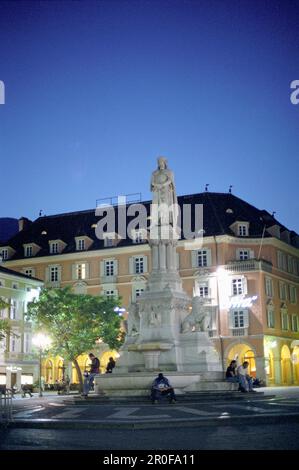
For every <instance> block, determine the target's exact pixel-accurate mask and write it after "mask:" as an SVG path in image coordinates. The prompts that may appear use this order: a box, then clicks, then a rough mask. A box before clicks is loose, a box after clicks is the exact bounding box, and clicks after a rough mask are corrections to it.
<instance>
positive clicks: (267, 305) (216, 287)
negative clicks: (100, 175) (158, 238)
mask: <svg viewBox="0 0 299 470" xmlns="http://www.w3.org/2000/svg"><path fill="white" fill-rule="evenodd" d="M178 202H179V205H180V207H181V209H182V214H183V206H184V205H186V204H187V205H189V206H190V208H191V209H190V210H191V214H194V211H193V210H194V207H195V206H196V205H198V204H199V205H202V207H203V230H202V234H203V238H202V244H198V243H197V244H196V243H195V242H194V243H190V240H189V241H188V240H186V239H184V237H182V238H181V239H180V240H179V242H178V248H177V264H178V267H179V272H180V275H181V278H182V281H183V287H184V289H185V291H186V292H187V293H188V294H189V295H190V297H191V296H193V295H198V296H200V297H202V298H203V301H204V302H205V303H207V304H209V305H212V306H215V307H216V308H215V309H213V310H214V311H215V316H214V318H212V321H211V323H210V331H209V334H210V337H211V338H212V339H213V341H214V344H215V347H216V348H217V350H218V352H219V354H220V357H221V359H222V362H223V367H226V365H227V363H228V362H229V361H230V360H232V359H234V358H236V357H237V358H238V360H239V361H242V360H244V359H247V360H248V361H249V363H250V369H251V374H252V375H256V376H258V377H259V378H262V379H264V380H265V381H267V383H268V384H276V385H279V384H284V385H292V384H299V300H298V295H299V292H298V288H299V237H298V235H297V234H296V233H295V232H293V231H291V230H288V229H287V228H286V227H284V226H283V225H282V224H280V223H279V222H278V221H277V220H276V219H275V218H274V217H273V216H271V215H270V214H269V213H268V212H267V211H265V210H259V209H257V208H255V207H253V206H252V205H250V204H248V203H247V202H245V201H243V200H241V199H239V198H238V197H236V196H234V195H232V194H230V193H228V194H226V193H210V192H205V193H200V194H195V195H186V196H181V197H179V198H178ZM144 207H145V208H146V211H147V214H148V215H149V214H150V203H149V202H145V203H144ZM127 209H128V207H127ZM114 210H115V218H116V220H117V223H116V224H115V228H114V229H113V230H110V231H109V232H107V233H106V235H105V236H104V237H103V239H101V240H100V239H98V238H97V235H96V227H97V224H98V222H99V220H101V217H100V216H98V215H96V211H95V210H89V211H82V212H73V213H67V214H58V215H53V216H48V217H46V216H44V217H39V218H38V219H37V220H35V221H34V222H31V221H29V220H28V219H24V218H22V219H20V220H19V228H20V231H19V233H18V234H17V235H15V236H14V237H12V238H11V239H10V240H8V242H6V243H5V245H4V244H2V245H1V246H0V254H2V258H3V260H4V265H5V266H6V267H9V268H10V269H14V270H16V271H18V272H20V273H23V274H25V275H27V276H33V277H38V278H40V279H43V280H44V282H45V285H46V286H52V287H63V286H67V285H71V286H72V287H73V289H74V291H75V292H78V293H89V294H92V295H100V294H104V295H107V296H120V297H121V298H122V304H123V308H124V309H126V310H127V312H128V315H129V314H130V312H129V305H130V302H131V301H134V300H136V298H137V297H138V296H139V295H141V294H142V292H143V291H144V290H145V289H146V284H147V278H148V273H149V272H150V270H151V250H150V247H149V245H148V241H147V231H146V230H144V229H141V228H139V227H137V228H134V230H133V229H132V230H131V231H130V229H129V230H128V233H127V236H126V237H124V236H120V234H119V232H120V229H119V228H118V224H119V223H120V222H119V220H120V219H119V217H118V215H119V210H120V209H119V207H115V208H114ZM129 213H130V214H131V213H132V210H129ZM191 218H192V217H191ZM132 220H133V216H128V217H127V220H126V224H127V227H130V222H132ZM101 354H102V358H100V359H102V366H103V367H104V365H105V361H106V362H108V357H109V354H110V355H111V352H110V351H107V350H105V349H103V350H102V353H101ZM113 354H115V353H113ZM106 356H107V357H106ZM48 361H49V362H48V365H47V364H46V363H45V364H44V375H45V377H46V378H47V380H50V378H51V380H53V378H54V377H59V374H60V375H61V373H62V372H61V373H59V370H60V371H61V370H64V369H65V367H64V365H63V359H62V358H49V359H48ZM59 361H60V362H59ZM86 361H87V356H82V360H81V367H82V369H84V367H85V365H86ZM59 364H60V365H59ZM72 379H73V381H74V382H75V381H76V374H75V372H72Z"/></svg>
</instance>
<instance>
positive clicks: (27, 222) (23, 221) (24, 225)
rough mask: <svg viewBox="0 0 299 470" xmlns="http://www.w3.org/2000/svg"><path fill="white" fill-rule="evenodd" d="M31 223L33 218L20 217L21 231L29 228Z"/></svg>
mask: <svg viewBox="0 0 299 470" xmlns="http://www.w3.org/2000/svg"><path fill="white" fill-rule="evenodd" d="M30 224H31V220H29V219H27V217H21V218H20V219H19V232H21V231H22V230H24V229H25V228H27V227H28V226H29V225H30Z"/></svg>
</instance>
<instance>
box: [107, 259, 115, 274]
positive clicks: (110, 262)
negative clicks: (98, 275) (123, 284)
mask: <svg viewBox="0 0 299 470" xmlns="http://www.w3.org/2000/svg"><path fill="white" fill-rule="evenodd" d="M114 272H115V269H114V261H113V260H108V261H105V276H114Z"/></svg>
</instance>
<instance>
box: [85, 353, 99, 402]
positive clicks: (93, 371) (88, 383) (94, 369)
mask: <svg viewBox="0 0 299 470" xmlns="http://www.w3.org/2000/svg"><path fill="white" fill-rule="evenodd" d="M88 356H89V359H90V360H91V364H90V372H89V375H88V378H87V379H86V380H84V387H83V396H85V397H87V396H88V393H89V392H90V390H91V389H92V388H93V382H94V377H95V375H97V374H99V373H100V361H99V359H98V358H97V357H95V355H94V354H92V353H90V354H88Z"/></svg>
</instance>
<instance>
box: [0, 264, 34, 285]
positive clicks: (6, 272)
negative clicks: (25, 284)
mask: <svg viewBox="0 0 299 470" xmlns="http://www.w3.org/2000/svg"><path fill="white" fill-rule="evenodd" d="M0 273H3V274H11V275H13V276H17V277H21V278H22V279H23V278H25V279H27V280H28V281H29V280H32V279H33V280H34V281H39V282H43V281H42V280H41V279H37V278H36V277H31V276H27V275H26V274H23V273H19V272H17V271H14V270H13V269H8V268H4V267H3V266H0Z"/></svg>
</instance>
